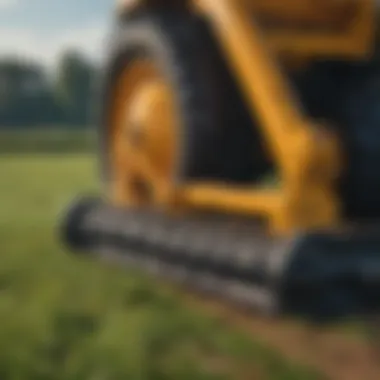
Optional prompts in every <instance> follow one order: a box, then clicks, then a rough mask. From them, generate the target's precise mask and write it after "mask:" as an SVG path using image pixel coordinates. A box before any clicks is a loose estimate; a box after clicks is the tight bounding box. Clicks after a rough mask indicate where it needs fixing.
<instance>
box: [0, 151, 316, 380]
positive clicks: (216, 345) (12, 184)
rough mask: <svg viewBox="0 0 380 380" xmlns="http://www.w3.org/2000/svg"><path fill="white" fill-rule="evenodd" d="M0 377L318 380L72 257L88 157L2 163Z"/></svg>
mask: <svg viewBox="0 0 380 380" xmlns="http://www.w3.org/2000/svg"><path fill="white" fill-rule="evenodd" d="M0 173H1V181H0V210H1V212H0V379H1V380H8V379H11V380H16V379H17V380H24V379H25V380H37V379H38V380H45V379H46V380H55V379H57V380H58V379H59V380H122V379H125V380H145V379H147V380H148V379H152V380H156V379H157V380H159V379H162V380H170V379H173V380H174V379H175V380H181V379H188V380H198V379H199V380H200V379H202V380H208V379H210V380H211V379H214V380H216V379H269V380H271V379H273V380H291V379H294V380H296V379H305V380H311V379H320V378H321V377H318V376H317V375H316V374H315V373H312V371H309V370H308V369H305V368H302V367H301V366H298V365H294V364H291V363H289V362H287V361H286V360H284V359H283V358H282V357H281V356H280V355H279V354H278V353H276V352H273V351H272V350H271V349H269V348H266V347H264V346H262V345H261V344H260V343H259V342H255V341H253V340H252V339H250V338H248V337H247V336H246V335H243V334H241V333H240V332H239V331H237V330H236V331H234V329H233V328H232V327H229V326H226V325H225V324H224V323H223V322H222V321H221V320H218V319H215V318H211V317H209V316H207V315H205V314H203V313H202V311H200V310H194V309H190V308H189V307H188V306H187V305H186V304H185V303H183V302H181V300H180V299H179V298H178V296H176V295H174V294H171V293H169V292H168V291H166V290H164V289H160V288H158V287H157V285H156V284H155V283H154V281H153V280H152V279H149V278H146V277H145V276H144V275H143V274H141V273H137V272H135V271H131V270H129V271H128V270H126V269H122V268H116V267H110V266H104V265H101V264H100V263H97V262H90V261H86V260H79V259H77V258H73V257H70V255H68V254H67V252H65V251H64V250H63V249H62V247H60V245H59V244H58V242H57V237H56V230H55V226H56V223H57V220H58V215H59V214H60V212H61V210H62V208H63V207H64V205H65V204H67V202H68V201H69V200H70V199H71V198H72V197H73V196H75V195H76V194H77V193H78V192H86V191H93V190H96V177H95V173H96V171H95V166H94V162H93V160H92V159H91V157H89V156H88V155H85V154H77V155H63V154H54V155H47V154H40V155H22V156H20V155H4V156H2V157H0Z"/></svg>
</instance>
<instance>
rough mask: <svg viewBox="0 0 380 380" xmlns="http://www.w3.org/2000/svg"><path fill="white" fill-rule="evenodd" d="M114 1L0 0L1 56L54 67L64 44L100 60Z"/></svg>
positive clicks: (65, 46)
mask: <svg viewBox="0 0 380 380" xmlns="http://www.w3.org/2000/svg"><path fill="white" fill-rule="evenodd" d="M114 4H115V0H0V56H4V55H6V56H7V55H18V56H21V57H26V58H29V59H33V60H38V61H41V62H42V63H43V64H45V65H47V66H50V67H52V66H55V64H56V62H57V60H58V58H59V55H60V53H61V52H62V51H63V50H64V49H65V48H67V47H74V48H78V49H80V50H81V51H82V52H84V53H85V54H86V55H88V56H89V57H90V58H92V59H96V60H98V59H100V58H101V52H102V48H104V39H105V37H106V35H107V32H108V31H109V30H110V25H111V23H112V12H113V8H114Z"/></svg>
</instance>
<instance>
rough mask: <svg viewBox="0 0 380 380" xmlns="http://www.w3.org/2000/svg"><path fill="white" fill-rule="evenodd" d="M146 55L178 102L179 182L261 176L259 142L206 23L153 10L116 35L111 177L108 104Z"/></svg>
mask: <svg viewBox="0 0 380 380" xmlns="http://www.w3.org/2000/svg"><path fill="white" fill-rule="evenodd" d="M141 55H144V56H148V57H149V58H150V59H151V60H152V61H153V62H155V63H156V64H157V67H158V68H159V69H160V70H161V73H162V75H163V76H164V77H165V78H166V80H167V81H168V83H170V84H171V86H172V88H173V89H174V91H175V93H176V94H177V97H178V101H179V102H178V103H179V113H180V115H181V120H182V123H181V125H180V126H179V128H181V130H180V136H181V144H180V145H181V152H180V157H179V162H178V163H177V164H178V165H177V172H176V173H177V174H176V178H173V181H178V182H181V181H184V180H189V179H190V180H191V179H227V180H231V181H235V182H236V181H239V182H241V181H251V180H253V179H255V178H257V177H258V175H259V174H260V173H261V172H262V171H263V167H264V166H265V165H264V164H263V162H264V161H265V159H263V158H262V157H263V154H262V148H261V146H260V139H259V138H257V136H255V134H254V129H253V128H252V123H251V119H250V116H249V115H248V112H247V110H246V107H245V106H244V102H243V101H242V100H241V97H240V96H239V91H238V90H237V88H236V85H235V84H234V81H233V80H232V76H231V75H230V72H229V69H228V68H227V65H226V64H225V62H224V60H223V57H222V54H221V53H220V51H219V49H218V47H217V44H216V43H215V40H214V39H213V36H212V34H211V32H210V29H209V28H208V26H207V24H206V23H205V22H204V21H203V20H201V19H199V18H198V17H197V16H195V15H192V14H190V13H188V12H183V11H159V10H154V11H150V12H144V13H143V14H140V15H134V16H133V17H132V18H130V19H127V20H124V21H123V23H122V24H121V25H120V26H119V27H118V30H117V31H116V33H115V36H114V37H113V38H112V48H111V52H110V53H109V60H108V63H107V65H106V67H105V71H104V79H103V88H102V97H101V103H102V105H103V111H102V114H101V116H102V120H101V123H100V134H99V135H100V143H101V145H100V161H101V166H102V173H103V177H104V179H105V180H106V181H108V180H109V179H110V175H111V173H110V168H109V163H108V158H107V157H108V136H107V123H108V117H109V114H108V113H109V106H110V103H109V99H111V98H112V91H113V88H114V84H115V81H116V80H117V78H118V75H119V73H120V70H122V69H123V68H125V67H126V65H128V64H129V62H132V61H133V59H135V58H137V57H141ZM255 153H256V154H255ZM265 163H266V161H265Z"/></svg>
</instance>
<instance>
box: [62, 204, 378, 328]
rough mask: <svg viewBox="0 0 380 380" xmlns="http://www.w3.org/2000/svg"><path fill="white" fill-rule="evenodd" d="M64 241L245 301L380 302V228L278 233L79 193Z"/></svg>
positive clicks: (317, 305)
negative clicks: (280, 235)
mask: <svg viewBox="0 0 380 380" xmlns="http://www.w3.org/2000/svg"><path fill="white" fill-rule="evenodd" d="M62 233H63V235H64V241H65V243H66V245H67V246H68V247H69V248H70V249H71V250H73V251H75V252H77V253H78V254H79V253H90V254H94V255H97V256H101V257H103V258H105V259H107V260H115V261H116V262H118V263H120V264H125V265H127V266H132V267H138V268H142V269H143V270H144V271H147V272H148V273H149V274H153V275H157V276H159V277H162V278H163V279H166V280H168V281H170V282H174V283H178V284H181V285H184V286H185V287H188V288H190V289H193V290H195V291H200V292H202V293H207V294H210V295H212V296H213V297H216V298H221V299H223V300H226V301H232V303H236V304H238V305H239V306H243V307H244V308H246V307H247V308H250V309H251V308H252V309H255V310H257V311H259V312H264V313H270V314H273V313H274V314H276V315H279V314H280V315H284V314H285V315H296V316H302V317H306V318H310V319H312V320H314V321H326V320H329V321H330V320H335V319H340V318H346V317H351V318H352V317H355V316H357V317H361V316H365V317H368V316H369V315H372V314H375V313H378V312H379V309H380V226H368V227H366V228H364V227H360V228H357V229H356V228H354V227H353V228H351V229H346V230H344V231H343V230H342V231H321V232H315V233H306V234H300V235H299V236H295V237H294V238H292V239H279V238H277V239H274V238H270V237H269V236H267V235H266V234H265V232H264V230H262V229H261V228H259V227H258V226H257V224H256V225H255V224H253V222H250V221H247V220H241V219H239V220H237V219H236V218H232V217H228V218H227V217H226V218H221V217H215V216H209V215H202V216H199V215H194V216H190V217H189V215H188V214H187V215H186V216H168V215H166V214H165V215H162V214H160V213H158V212H152V211H142V210H139V211H137V210H122V209H120V208H116V207H113V206H111V205H109V204H107V203H105V202H103V201H101V200H97V199H96V198H91V197H89V198H84V199H80V200H78V201H76V202H75V203H74V204H73V206H72V207H71V209H70V211H69V213H68V215H67V216H66V218H65V220H64V225H63V229H62Z"/></svg>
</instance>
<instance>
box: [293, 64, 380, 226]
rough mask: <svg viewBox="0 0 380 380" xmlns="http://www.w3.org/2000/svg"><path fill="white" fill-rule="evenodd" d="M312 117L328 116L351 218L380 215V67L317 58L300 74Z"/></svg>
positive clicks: (300, 86) (299, 82)
mask: <svg viewBox="0 0 380 380" xmlns="http://www.w3.org/2000/svg"><path fill="white" fill-rule="evenodd" d="M296 86H297V87H298V90H299V92H300V94H301V97H302V99H303V102H304V105H305V108H306V109H307V110H308V112H309V114H310V116H312V117H315V118H317V119H318V118H322V119H326V120H329V121H331V122H332V123H333V125H334V126H335V128H336V132H337V133H338V135H339V136H340V139H341V141H342V146H343V151H344V155H345V157H344V158H345V162H346V167H345V170H344V173H342V176H341V178H340V181H339V183H338V191H339V193H340V195H341V198H342V201H343V205H344V208H345V216H346V217H348V218H349V219H367V218H370V219H372V218H376V219H377V218H380V70H379V68H378V66H377V65H376V64H372V63H368V62H361V63H347V62H326V63H317V64H315V65H314V66H312V67H311V69H310V70H308V71H306V72H305V73H304V75H303V76H300V77H298V78H297V79H296Z"/></svg>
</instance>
